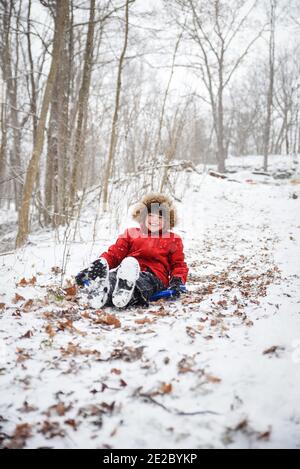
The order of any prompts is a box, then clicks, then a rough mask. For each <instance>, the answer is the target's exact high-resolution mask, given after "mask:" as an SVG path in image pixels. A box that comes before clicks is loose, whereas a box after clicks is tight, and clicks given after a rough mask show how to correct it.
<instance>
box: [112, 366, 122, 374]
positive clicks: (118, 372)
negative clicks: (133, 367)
mask: <svg viewBox="0 0 300 469" xmlns="http://www.w3.org/2000/svg"><path fill="white" fill-rule="evenodd" d="M110 372H111V373H112V374H114V375H120V374H121V373H122V371H121V370H119V369H118V368H112V370H110Z"/></svg>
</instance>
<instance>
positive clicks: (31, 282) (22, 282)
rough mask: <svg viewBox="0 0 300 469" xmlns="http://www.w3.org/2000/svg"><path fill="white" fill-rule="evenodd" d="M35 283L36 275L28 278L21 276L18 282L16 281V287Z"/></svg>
mask: <svg viewBox="0 0 300 469" xmlns="http://www.w3.org/2000/svg"><path fill="white" fill-rule="evenodd" d="M35 284H36V277H34V276H33V277H32V278H31V279H30V280H26V278H22V279H21V280H20V281H19V283H17V286H18V287H27V286H28V285H35Z"/></svg>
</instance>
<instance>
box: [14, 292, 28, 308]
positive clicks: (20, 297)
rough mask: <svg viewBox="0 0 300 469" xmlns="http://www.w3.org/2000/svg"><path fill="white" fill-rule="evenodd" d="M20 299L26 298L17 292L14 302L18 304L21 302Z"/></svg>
mask: <svg viewBox="0 0 300 469" xmlns="http://www.w3.org/2000/svg"><path fill="white" fill-rule="evenodd" d="M20 301H25V298H24V297H23V296H21V295H19V294H18V293H16V294H15V297H14V299H13V301H12V302H13V303H14V304H15V305H16V304H17V303H20Z"/></svg>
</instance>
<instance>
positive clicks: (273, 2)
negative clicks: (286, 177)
mask: <svg viewBox="0 0 300 469" xmlns="http://www.w3.org/2000/svg"><path fill="white" fill-rule="evenodd" d="M275 12H276V0H271V32H270V43H269V73H270V75H269V88H268V97H267V119H266V125H265V131H264V171H265V172H266V171H268V164H269V153H270V138H271V126H272V111H273V99H274V74H275Z"/></svg>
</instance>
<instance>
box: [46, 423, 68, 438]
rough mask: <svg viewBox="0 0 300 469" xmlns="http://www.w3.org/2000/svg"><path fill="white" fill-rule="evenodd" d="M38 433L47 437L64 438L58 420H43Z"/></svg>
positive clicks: (63, 432) (64, 434)
mask: <svg viewBox="0 0 300 469" xmlns="http://www.w3.org/2000/svg"><path fill="white" fill-rule="evenodd" d="M40 433H42V434H43V435H45V436H46V438H48V439H51V438H55V437H57V436H58V437H61V438H64V437H65V436H66V433H65V431H64V430H63V429H62V428H61V426H60V424H59V423H58V422H49V421H45V422H44V423H43V426H42V428H41V430H40Z"/></svg>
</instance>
